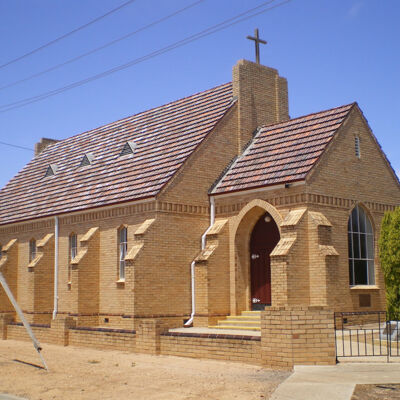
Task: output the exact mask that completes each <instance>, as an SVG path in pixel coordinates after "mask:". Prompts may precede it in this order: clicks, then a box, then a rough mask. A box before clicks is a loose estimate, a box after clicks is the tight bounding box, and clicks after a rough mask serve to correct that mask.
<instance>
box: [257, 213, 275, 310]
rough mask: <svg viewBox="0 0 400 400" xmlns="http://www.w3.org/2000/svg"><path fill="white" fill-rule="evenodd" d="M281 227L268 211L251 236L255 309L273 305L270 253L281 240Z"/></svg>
mask: <svg viewBox="0 0 400 400" xmlns="http://www.w3.org/2000/svg"><path fill="white" fill-rule="evenodd" d="M279 238H280V235H279V229H278V227H277V225H276V223H275V221H274V220H273V219H272V217H271V216H270V215H269V214H268V213H267V214H264V215H263V216H262V217H261V218H260V219H259V220H258V221H257V223H256V225H255V226H254V228H253V232H252V233H251V238H250V274H251V302H252V304H253V309H263V308H264V306H266V305H271V261H270V254H271V252H272V250H273V249H274V247H275V246H276V245H277V243H278V242H279Z"/></svg>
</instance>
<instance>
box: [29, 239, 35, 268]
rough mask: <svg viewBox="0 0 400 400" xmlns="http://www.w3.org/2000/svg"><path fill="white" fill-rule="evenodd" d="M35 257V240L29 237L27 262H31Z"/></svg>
mask: <svg viewBox="0 0 400 400" xmlns="http://www.w3.org/2000/svg"><path fill="white" fill-rule="evenodd" d="M35 258H36V240H35V239H31V240H30V241H29V262H32V261H33V260H34V259H35Z"/></svg>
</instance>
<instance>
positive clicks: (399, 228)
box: [379, 207, 400, 320]
mask: <svg viewBox="0 0 400 400" xmlns="http://www.w3.org/2000/svg"><path fill="white" fill-rule="evenodd" d="M379 258H380V261H381V266H382V269H383V275H384V277H385V285H386V303H387V311H388V314H389V318H390V319H391V320H400V207H397V208H396V209H395V210H394V211H393V212H388V213H385V215H384V217H383V220H382V227H381V236H380V239H379Z"/></svg>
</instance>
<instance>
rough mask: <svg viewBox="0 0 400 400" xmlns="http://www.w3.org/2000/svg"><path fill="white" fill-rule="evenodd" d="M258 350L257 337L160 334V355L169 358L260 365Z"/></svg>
mask: <svg viewBox="0 0 400 400" xmlns="http://www.w3.org/2000/svg"><path fill="white" fill-rule="evenodd" d="M260 349H261V338H260V337H259V336H258V337H257V336H237V335H223V334H221V335H219V334H212V335H208V334H195V333H193V334H191V333H180V332H166V333H163V334H161V348H160V353H161V354H164V355H169V356H181V357H192V358H210V359H214V360H228V361H240V362H244V363H248V364H257V365H260V364H261V354H260Z"/></svg>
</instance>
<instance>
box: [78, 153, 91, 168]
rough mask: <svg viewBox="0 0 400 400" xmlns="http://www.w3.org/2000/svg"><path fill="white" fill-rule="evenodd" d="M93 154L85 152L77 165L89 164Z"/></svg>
mask: <svg viewBox="0 0 400 400" xmlns="http://www.w3.org/2000/svg"><path fill="white" fill-rule="evenodd" d="M93 158H94V156H93V154H92V153H86V154H85V155H84V156H83V158H82V161H81V163H80V164H79V167H86V166H88V165H91V164H92V162H93Z"/></svg>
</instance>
